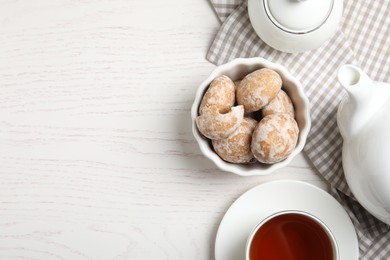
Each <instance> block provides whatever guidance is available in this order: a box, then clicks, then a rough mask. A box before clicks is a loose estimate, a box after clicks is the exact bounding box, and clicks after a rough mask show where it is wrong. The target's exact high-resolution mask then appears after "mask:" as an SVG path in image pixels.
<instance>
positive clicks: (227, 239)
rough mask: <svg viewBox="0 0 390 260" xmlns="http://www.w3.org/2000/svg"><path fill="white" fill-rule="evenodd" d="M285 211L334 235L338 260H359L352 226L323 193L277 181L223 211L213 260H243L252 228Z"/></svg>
mask: <svg viewBox="0 0 390 260" xmlns="http://www.w3.org/2000/svg"><path fill="white" fill-rule="evenodd" d="M285 210H299V211H303V212H307V213H309V214H311V215H313V216H315V217H317V218H318V219H320V220H321V221H322V222H323V223H324V224H325V225H326V226H327V227H328V228H329V229H330V230H331V231H332V234H333V235H334V238H335V240H336V242H337V244H338V249H339V259H340V260H357V259H358V258H359V247H358V240H357V236H356V232H355V229H354V226H353V224H352V222H351V220H350V218H349V216H348V214H347V212H345V210H344V208H343V207H342V206H341V205H340V204H339V203H338V202H337V201H336V200H335V199H334V198H333V197H332V196H331V195H330V194H328V193H327V192H325V191H323V190H321V189H320V188H318V187H315V186H313V185H311V184H308V183H305V182H300V181H294V180H281V181H272V182H267V183H264V184H261V185H258V186H256V187H254V188H252V189H251V190H249V191H247V192H245V193H244V194H243V195H241V196H240V197H239V198H238V199H237V200H236V201H235V202H234V203H233V204H232V205H231V206H230V208H229V209H228V210H227V212H226V213H225V216H224V217H223V219H222V221H221V223H220V225H219V228H218V232H217V236H216V240H215V259H216V260H244V259H245V249H246V241H247V238H248V236H249V234H250V233H251V231H252V230H253V228H254V227H255V226H256V225H257V224H258V223H259V222H261V221H262V220H263V219H265V218H267V217H268V216H270V215H272V214H275V213H277V212H280V211H285Z"/></svg>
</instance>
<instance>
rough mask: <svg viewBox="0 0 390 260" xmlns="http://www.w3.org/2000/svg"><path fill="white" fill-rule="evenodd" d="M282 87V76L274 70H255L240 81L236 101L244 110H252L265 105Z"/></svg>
mask: <svg viewBox="0 0 390 260" xmlns="http://www.w3.org/2000/svg"><path fill="white" fill-rule="evenodd" d="M281 88H282V78H281V77H280V75H279V74H278V73H277V72H275V71H274V70H271V69H268V68H263V69H259V70H256V71H254V72H252V73H250V74H248V75H246V76H245V78H244V79H243V80H242V81H241V83H240V85H239V86H238V88H237V90H236V97H237V103H238V104H239V105H243V106H244V108H245V112H247V113H249V112H254V111H257V110H260V109H261V108H263V107H264V106H265V105H267V104H268V103H269V102H270V101H271V100H272V99H274V98H275V96H276V95H277V94H278V92H279V90H280V89H281Z"/></svg>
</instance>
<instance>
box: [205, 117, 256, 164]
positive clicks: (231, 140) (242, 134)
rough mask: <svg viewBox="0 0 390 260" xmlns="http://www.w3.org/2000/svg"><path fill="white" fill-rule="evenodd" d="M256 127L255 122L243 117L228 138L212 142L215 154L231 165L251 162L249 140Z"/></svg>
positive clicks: (251, 155)
mask: <svg viewBox="0 0 390 260" xmlns="http://www.w3.org/2000/svg"><path fill="white" fill-rule="evenodd" d="M256 125H257V121H256V120H254V119H252V118H249V117H245V118H244V120H243V121H242V122H241V125H240V126H239V127H238V128H237V129H236V130H235V131H234V132H233V133H232V134H231V135H230V136H229V137H228V138H226V139H221V140H213V141H212V143H213V147H214V150H215V152H216V153H217V154H218V155H219V156H220V157H221V158H222V159H223V160H225V161H227V162H231V163H249V162H251V161H253V159H254V157H253V154H252V151H251V140H252V133H253V130H254V129H255V127H256Z"/></svg>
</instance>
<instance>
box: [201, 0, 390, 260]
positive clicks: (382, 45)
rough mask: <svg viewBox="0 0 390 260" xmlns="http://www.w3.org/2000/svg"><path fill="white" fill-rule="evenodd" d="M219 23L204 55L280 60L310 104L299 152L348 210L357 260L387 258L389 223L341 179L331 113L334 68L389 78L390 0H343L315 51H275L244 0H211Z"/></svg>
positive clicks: (337, 91)
mask: <svg viewBox="0 0 390 260" xmlns="http://www.w3.org/2000/svg"><path fill="white" fill-rule="evenodd" d="M211 3H212V5H213V6H214V8H215V11H216V12H217V14H218V16H219V19H220V20H221V21H222V22H223V24H222V26H221V28H220V30H219V31H218V33H217V36H216V37H215V40H214V42H213V43H212V45H211V47H210V50H209V52H208V53H207V59H208V60H209V61H210V62H212V63H214V64H222V63H226V62H228V61H230V60H232V59H234V58H238V57H258V56H259V57H264V58H266V59H268V60H271V61H273V62H276V63H280V64H283V65H284V66H285V67H287V68H288V69H289V70H290V72H291V73H292V74H293V75H295V76H296V77H297V78H298V79H299V80H300V81H301V83H302V85H303V86H304V90H305V92H306V95H307V96H308V98H309V99H310V103H311V107H312V109H311V118H312V129H311V132H310V134H309V137H308V140H307V144H306V147H305V152H306V154H307V156H308V157H309V159H310V160H311V162H312V163H313V165H314V166H315V167H316V169H317V170H318V172H319V173H320V174H321V175H323V176H324V178H325V179H326V180H327V181H328V182H329V183H330V185H331V194H332V195H333V196H334V197H335V198H336V199H337V200H338V201H339V202H340V203H341V204H342V205H343V206H344V208H345V209H346V210H347V212H348V213H349V215H350V217H351V219H352V221H353V223H354V225H355V228H356V232H357V234H358V238H359V247H360V258H361V259H389V258H390V228H389V226H387V225H385V224H384V223H382V222H380V221H379V220H377V219H376V218H375V217H373V216H372V215H370V214H369V213H368V212H367V211H366V210H365V209H364V208H362V206H361V205H360V204H359V203H357V202H356V201H355V199H354V198H353V195H352V193H351V191H350V190H349V188H348V185H347V183H346V181H345V179H344V174H343V169H342V162H341V147H342V142H343V141H342V138H341V136H340V134H339V131H338V128H337V123H336V112H337V107H338V105H339V102H340V100H341V99H342V97H343V95H344V92H343V90H342V87H341V86H340V85H339V84H338V82H337V77H336V74H337V69H338V68H339V67H340V66H341V65H343V64H346V63H351V64H355V65H357V66H359V67H361V68H362V69H363V70H364V71H365V72H366V73H367V74H368V75H369V76H370V77H371V78H372V79H374V80H377V81H384V82H389V81H390V59H389V56H390V27H389V26H390V15H388V14H389V13H390V0H376V1H353V0H345V1H344V14H343V20H342V22H341V26H340V28H339V30H338V31H337V32H336V34H335V35H334V36H333V37H332V38H331V39H330V40H328V41H327V42H326V43H325V44H324V45H323V46H321V47H320V48H319V49H317V50H313V51H310V52H305V53H300V54H288V53H283V52H279V51H276V50H274V49H272V48H271V47H269V46H268V45H266V44H265V43H264V42H263V41H262V40H261V39H259V37H258V36H257V34H256V33H255V32H254V30H253V28H252V26H251V24H250V21H249V17H248V12H247V1H246V0H211Z"/></svg>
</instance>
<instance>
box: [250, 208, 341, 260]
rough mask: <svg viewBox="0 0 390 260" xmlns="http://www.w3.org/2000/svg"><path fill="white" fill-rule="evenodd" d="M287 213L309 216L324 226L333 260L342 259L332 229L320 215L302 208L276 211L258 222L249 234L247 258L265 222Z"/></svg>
mask: <svg viewBox="0 0 390 260" xmlns="http://www.w3.org/2000/svg"><path fill="white" fill-rule="evenodd" d="M285 214H295V215H301V216H304V217H306V218H309V219H311V220H313V221H314V222H315V223H317V224H318V225H319V226H320V227H321V228H322V230H323V231H325V233H326V235H327V236H328V239H329V241H330V243H331V246H332V251H333V252H332V253H333V260H339V259H340V256H339V249H338V244H337V241H336V238H335V236H334V235H333V233H332V231H331V230H330V229H329V227H328V226H327V225H326V224H325V223H324V222H323V221H322V220H321V219H319V218H318V217H316V216H314V215H312V214H310V213H308V212H305V211H301V210H283V211H279V212H276V213H274V214H272V215H270V216H268V217H266V218H265V219H263V220H261V221H260V223H259V224H257V225H256V226H255V228H254V229H253V230H252V231H251V233H250V234H249V237H248V240H247V242H246V246H245V259H246V260H250V251H251V244H252V241H253V238H254V237H255V235H256V234H257V232H258V230H259V229H260V228H261V227H262V226H263V225H264V224H265V223H267V222H268V221H270V220H271V219H273V218H275V217H278V216H282V215H285Z"/></svg>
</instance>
